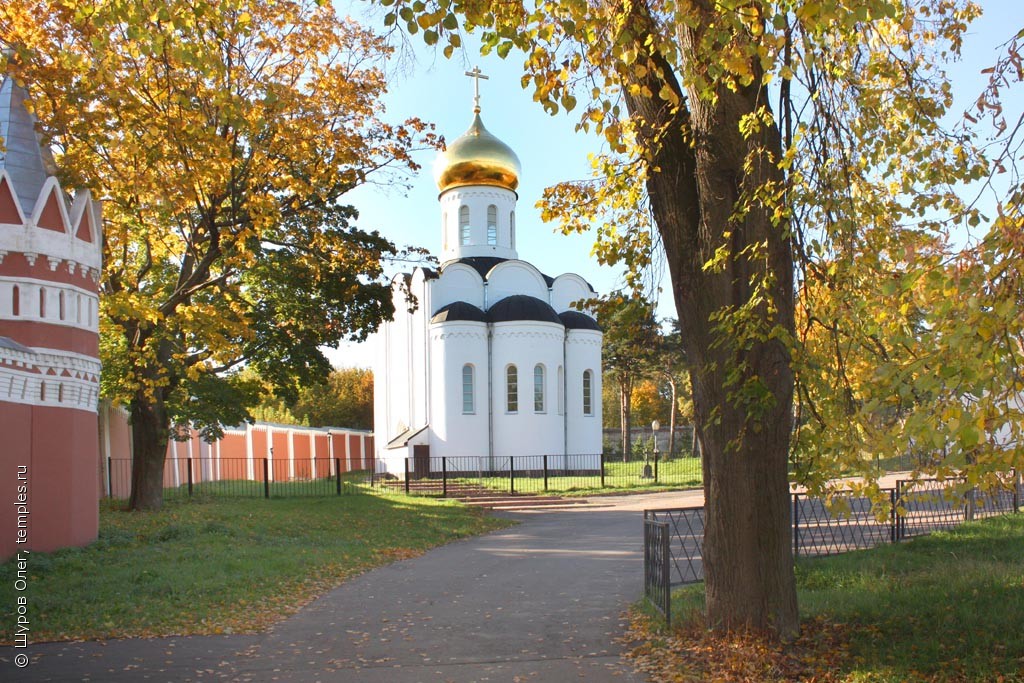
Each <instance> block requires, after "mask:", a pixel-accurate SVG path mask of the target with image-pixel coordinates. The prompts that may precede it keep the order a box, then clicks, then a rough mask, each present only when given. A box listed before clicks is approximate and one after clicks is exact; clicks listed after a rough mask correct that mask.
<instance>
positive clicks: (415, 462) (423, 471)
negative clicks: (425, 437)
mask: <svg viewBox="0 0 1024 683" xmlns="http://www.w3.org/2000/svg"><path fill="white" fill-rule="evenodd" d="M412 470H413V476H415V477H416V478H417V479H426V478H427V477H429V476H430V446H413V447H412Z"/></svg>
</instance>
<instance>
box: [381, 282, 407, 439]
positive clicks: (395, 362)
mask: <svg viewBox="0 0 1024 683" xmlns="http://www.w3.org/2000/svg"><path fill="white" fill-rule="evenodd" d="M392 291H393V295H394V302H395V319H394V320H393V321H392V322H390V323H387V325H386V327H387V335H386V339H385V341H386V345H387V348H386V349H385V356H386V359H387V360H386V366H387V379H386V382H387V383H386V385H385V387H386V394H387V406H386V413H387V414H386V417H385V424H384V431H383V432H378V438H380V439H381V441H383V445H382V447H386V446H387V443H388V442H390V441H391V440H392V439H394V438H395V437H397V436H399V435H400V434H401V433H402V432H403V431H405V430H406V429H408V428H409V427H412V426H413V425H412V408H411V406H412V395H411V385H410V380H411V377H410V376H411V374H412V371H411V366H412V348H411V341H412V335H411V322H412V316H411V315H410V314H409V312H408V310H407V303H406V300H405V293H404V292H403V291H402V289H401V288H400V287H399V286H398V285H397V284H396V285H395V287H394V288H393V290H392Z"/></svg>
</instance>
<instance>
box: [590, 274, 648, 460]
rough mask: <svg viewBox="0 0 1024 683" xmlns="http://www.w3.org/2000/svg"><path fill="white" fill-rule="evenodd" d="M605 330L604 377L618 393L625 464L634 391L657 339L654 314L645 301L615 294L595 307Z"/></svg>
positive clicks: (629, 449) (603, 298) (630, 428)
mask: <svg viewBox="0 0 1024 683" xmlns="http://www.w3.org/2000/svg"><path fill="white" fill-rule="evenodd" d="M595 309H596V312H597V316H598V319H599V320H600V321H601V325H602V327H603V329H604V341H603V345H602V348H601V363H602V365H603V366H604V372H605V376H607V377H611V378H612V380H613V382H614V386H615V387H616V388H617V390H618V408H619V423H618V424H619V429H620V430H621V434H622V461H623V462H626V461H627V460H629V458H630V454H631V453H632V443H631V442H630V433H631V431H632V428H633V413H632V407H633V388H634V386H635V384H636V382H637V381H638V380H640V379H641V378H642V377H643V374H644V372H645V371H646V367H647V364H648V362H649V359H650V356H651V352H652V349H653V348H654V345H655V340H656V338H657V335H658V330H657V325H656V323H655V321H654V310H653V307H652V306H651V304H650V303H648V302H647V301H645V300H643V299H642V298H635V297H626V296H624V295H623V294H622V293H621V292H612V293H611V294H608V295H607V296H605V297H602V298H601V299H599V300H598V301H597V302H596V304H595Z"/></svg>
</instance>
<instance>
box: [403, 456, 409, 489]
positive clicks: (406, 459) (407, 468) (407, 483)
mask: <svg viewBox="0 0 1024 683" xmlns="http://www.w3.org/2000/svg"><path fill="white" fill-rule="evenodd" d="M402 462H403V463H405V492H406V493H409V456H406V457H405V460H403V461H402Z"/></svg>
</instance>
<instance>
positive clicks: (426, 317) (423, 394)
mask: <svg viewBox="0 0 1024 683" xmlns="http://www.w3.org/2000/svg"><path fill="white" fill-rule="evenodd" d="M425 276H426V271H424V270H423V269H422V268H417V269H416V270H415V271H414V272H413V276H412V283H411V286H410V288H411V289H412V293H413V295H414V296H415V297H416V309H415V310H414V311H413V313H412V315H411V316H410V320H409V334H410V338H411V346H410V351H411V353H410V357H409V361H410V362H409V388H410V396H411V399H412V400H411V403H410V406H409V408H410V411H409V426H410V427H413V428H416V429H418V428H420V427H423V426H424V425H426V424H427V423H428V422H429V420H430V415H429V411H428V409H427V394H428V386H427V385H428V380H427V367H428V362H429V359H428V356H429V349H428V348H427V326H428V324H429V321H430V317H431V315H432V312H433V310H434V309H433V308H432V306H433V304H432V303H431V296H430V294H431V292H430V289H431V288H430V287H429V286H428V284H427V281H426V277H425Z"/></svg>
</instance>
